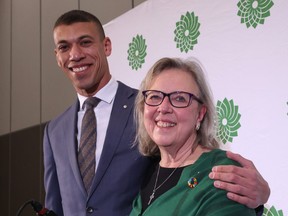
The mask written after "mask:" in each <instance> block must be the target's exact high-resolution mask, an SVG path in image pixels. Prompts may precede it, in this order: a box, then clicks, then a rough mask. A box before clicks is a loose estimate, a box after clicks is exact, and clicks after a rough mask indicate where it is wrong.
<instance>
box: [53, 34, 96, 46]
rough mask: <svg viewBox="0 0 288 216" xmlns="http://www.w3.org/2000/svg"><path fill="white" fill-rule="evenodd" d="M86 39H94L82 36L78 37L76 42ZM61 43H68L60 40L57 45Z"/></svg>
mask: <svg viewBox="0 0 288 216" xmlns="http://www.w3.org/2000/svg"><path fill="white" fill-rule="evenodd" d="M86 38H89V39H92V40H93V39H94V38H93V37H92V36H90V35H82V36H80V37H79V38H77V41H80V40H83V39H86ZM63 43H69V42H68V41H67V40H64V39H63V40H60V41H58V43H57V44H63Z"/></svg>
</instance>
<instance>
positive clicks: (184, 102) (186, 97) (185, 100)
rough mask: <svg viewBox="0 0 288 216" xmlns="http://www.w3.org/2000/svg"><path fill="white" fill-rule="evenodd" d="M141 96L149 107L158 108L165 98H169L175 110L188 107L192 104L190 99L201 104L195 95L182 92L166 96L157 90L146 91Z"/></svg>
mask: <svg viewBox="0 0 288 216" xmlns="http://www.w3.org/2000/svg"><path fill="white" fill-rule="evenodd" d="M142 94H143V95H144V101H145V103H146V104H147V105H149V106H159V105H160V104H161V103H162V102H163V100H164V98H165V97H166V96H167V97H168V98H169V101H170V104H171V105H172V106H173V107H177V108H185V107H188V106H189V105H190V104H191V103H192V99H193V100H196V101H197V102H198V103H200V104H203V102H202V101H201V100H200V99H199V98H198V97H196V96H195V95H193V94H191V93H189V92H183V91H175V92H171V93H168V94H167V93H164V92H162V91H157V90H146V91H143V92H142Z"/></svg>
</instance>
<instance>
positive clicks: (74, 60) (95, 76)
mask: <svg viewBox="0 0 288 216" xmlns="http://www.w3.org/2000/svg"><path fill="white" fill-rule="evenodd" d="M54 42H55V45H56V48H55V54H56V60H57V63H58V66H59V67H60V68H61V69H62V71H63V72H64V73H65V74H66V76H67V77H68V78H69V79H70V80H71V81H72V84H73V86H74V88H75V89H76V91H77V92H78V93H79V94H81V95H84V96H91V95H94V94H95V93H96V92H97V91H98V90H99V89H101V88H102V87H103V86H104V85H105V84H107V83H108V81H109V80H110V77H111V75H110V73H109V67H108V62H107V56H109V55H110V54H111V41H110V39H109V38H107V37H106V38H103V39H102V38H100V35H99V32H98V30H97V27H96V24H95V23H93V22H77V23H73V24H71V25H60V26H57V27H56V28H55V29H54Z"/></svg>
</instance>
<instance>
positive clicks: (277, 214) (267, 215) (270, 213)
mask: <svg viewBox="0 0 288 216" xmlns="http://www.w3.org/2000/svg"><path fill="white" fill-rule="evenodd" d="M263 216H284V214H283V212H282V210H279V211H277V210H276V208H275V207H274V206H272V207H271V208H270V209H267V208H264V212H263Z"/></svg>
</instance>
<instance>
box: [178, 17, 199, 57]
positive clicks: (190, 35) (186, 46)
mask: <svg viewBox="0 0 288 216" xmlns="http://www.w3.org/2000/svg"><path fill="white" fill-rule="evenodd" d="M199 28H200V23H199V22H198V17H197V16H195V15H194V12H192V13H189V12H187V13H186V15H182V16H181V19H180V21H178V22H176V29H175V30H174V34H175V38H174V41H175V42H176V47H177V48H180V51H181V52H183V51H185V52H186V53H187V52H188V51H189V50H193V47H194V45H195V44H197V38H198V36H199V35H200V32H199Z"/></svg>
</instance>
